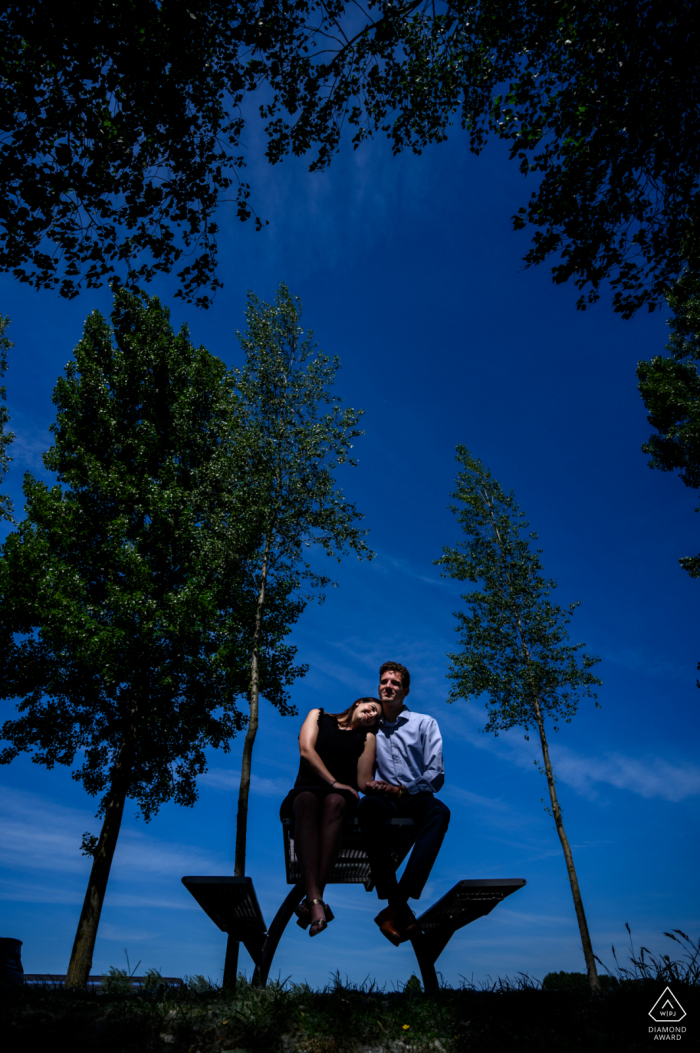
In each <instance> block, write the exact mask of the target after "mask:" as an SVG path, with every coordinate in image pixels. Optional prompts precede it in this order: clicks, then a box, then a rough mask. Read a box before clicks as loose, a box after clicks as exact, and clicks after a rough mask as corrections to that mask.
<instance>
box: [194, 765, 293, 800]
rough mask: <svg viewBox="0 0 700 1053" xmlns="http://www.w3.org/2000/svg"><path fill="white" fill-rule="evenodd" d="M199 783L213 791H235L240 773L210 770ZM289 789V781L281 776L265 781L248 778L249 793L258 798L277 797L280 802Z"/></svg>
mask: <svg viewBox="0 0 700 1053" xmlns="http://www.w3.org/2000/svg"><path fill="white" fill-rule="evenodd" d="M199 781H200V782H201V783H202V784H203V785H205V786H211V787H212V788H213V789H215V790H228V791H231V790H237V789H238V787H239V785H240V782H241V773H240V772H239V771H229V770H228V769H226V768H210V769H209V771H208V772H206V774H205V775H201V776H200V779H199ZM289 788H290V781H289V779H288V778H284V777H283V776H280V778H278V779H266V778H264V777H262V776H260V775H255V774H253V775H251V777H250V790H251V793H253V794H257V795H258V796H259V797H278V798H279V799H280V800H281V799H282V798H283V797H284V796H285V794H286V793H287V792H288V790H289Z"/></svg>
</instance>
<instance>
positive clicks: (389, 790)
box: [365, 717, 445, 797]
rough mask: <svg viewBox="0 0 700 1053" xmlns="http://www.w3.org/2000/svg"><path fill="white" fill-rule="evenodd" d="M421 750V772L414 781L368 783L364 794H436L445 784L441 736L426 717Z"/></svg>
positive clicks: (393, 795) (432, 720) (399, 795)
mask: <svg viewBox="0 0 700 1053" xmlns="http://www.w3.org/2000/svg"><path fill="white" fill-rule="evenodd" d="M420 742H421V748H422V753H423V757H422V766H423V771H422V773H421V775H419V776H418V778H416V779H411V780H407V781H406V783H405V784H402V783H399V784H398V786H396V785H392V783H389V782H382V781H378V780H374V781H373V782H368V783H367V786H366V790H365V792H366V793H370V794H372V793H375V794H379V795H381V796H387V797H403V796H404V794H406V793H410V794H414V793H425V792H427V793H437V791H438V790H440V789H442V787H443V785H444V782H445V768H444V765H443V762H442V735H441V734H440V728H439V727H438V724H437V721H436V720H434V719H433V718H432V717H428V718H427V719H426V720H425V722H424V724H423V726H422V727H421V740H420Z"/></svg>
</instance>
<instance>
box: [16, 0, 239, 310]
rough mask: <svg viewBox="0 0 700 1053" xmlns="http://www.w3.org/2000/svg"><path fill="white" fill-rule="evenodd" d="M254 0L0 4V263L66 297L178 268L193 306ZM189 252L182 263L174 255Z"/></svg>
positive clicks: (211, 262) (232, 165)
mask: <svg viewBox="0 0 700 1053" xmlns="http://www.w3.org/2000/svg"><path fill="white" fill-rule="evenodd" d="M256 7H257V5H256V4H254V3H245V2H244V3H240V2H237V3H236V4H225V3H224V4H221V3H219V2H218V0H165V2H162V3H161V2H159V0H141V2H139V3H138V4H134V3H131V2H124V0H121V2H116V3H113V2H106V0H93V2H92V3H87V4H81V5H77V6H76V5H66V4H63V3H59V2H58V0H28V2H24V0H22V2H21V3H16V2H15V3H7V4H4V5H3V10H2V14H0V32H1V33H2V42H3V43H2V67H0V68H1V71H2V72H1V78H2V79H1V80H0V84H2V92H3V105H2V108H1V109H2V116H0V173H1V174H0V188H1V189H2V194H0V198H1V199H2V204H1V205H0V269H2V270H5V271H10V272H11V273H13V274H14V275H15V276H16V277H18V278H19V279H20V281H28V282H30V283H31V284H33V285H35V286H36V287H37V288H55V287H58V289H59V291H60V293H61V295H63V296H67V297H72V296H75V295H77V293H78V292H79V290H80V288H81V286H83V287H87V288H95V287H97V286H99V285H101V284H102V283H103V282H105V281H107V280H109V278H110V277H111V276H112V275H114V274H115V273H116V272H121V274H122V276H124V275H126V277H127V278H128V282H129V284H130V285H131V286H135V285H137V284H139V283H141V284H143V282H145V281H148V280H149V279H150V278H152V277H153V275H154V274H156V273H158V272H166V273H167V272H170V271H171V270H172V269H173V268H174V267H176V266H177V265H178V264H180V263H185V261H186V260H187V262H186V265H185V266H184V267H182V269H181V270H180V271H179V272H178V278H179V281H180V286H181V288H180V295H183V296H184V297H185V298H186V299H188V300H192V299H196V302H198V303H199V304H200V305H202V306H206V305H207V304H208V303H209V296H208V295H207V294H206V293H204V292H202V290H203V288H204V287H206V286H208V287H209V289H210V291H214V290H215V289H216V287H217V286H219V285H220V282H219V281H218V280H217V279H216V275H215V267H216V263H215V261H216V235H217V225H216V223H215V221H214V219H213V214H214V211H215V209H216V205H217V204H218V202H219V200H220V199H221V198H222V197H223V198H224V199H225V198H226V197H227V196H228V195H229V191H231V190H232V188H233V195H234V199H235V202H236V210H237V214H238V217H239V218H240V219H242V220H245V219H248V218H249V217H250V215H251V210H250V208H249V207H248V205H247V198H248V186H247V184H246V183H245V182H243V181H242V180H241V179H240V176H239V172H240V170H241V168H242V167H243V165H244V158H243V156H242V154H241V151H240V149H239V140H240V135H241V131H242V128H243V121H242V119H241V117H240V115H239V114H238V109H239V107H240V104H241V101H242V97H243V92H244V90H245V89H246V87H254V81H253V80H252V79H251V75H250V73H249V72H248V71H247V69H246V63H245V61H244V60H242V59H241V60H240V61H239V59H238V50H239V47H240V46H241V41H243V42H244V40H245V38H246V37H250V36H251V34H252V36H253V37H255V35H256V33H257V28H256V27H257V22H256V20H255V18H254V17H253V16H254V11H255V9H256ZM188 258H189V259H188Z"/></svg>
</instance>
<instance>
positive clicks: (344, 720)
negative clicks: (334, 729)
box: [328, 695, 382, 724]
mask: <svg viewBox="0 0 700 1053" xmlns="http://www.w3.org/2000/svg"><path fill="white" fill-rule="evenodd" d="M363 702H376V703H377V705H378V706H379V713H380V714H381V712H382V704H381V702H380V701H379V699H378V698H374V697H373V696H372V695H365V696H363V697H362V698H357V699H355V701H354V702H353V704H352V705H351V706H348V708H347V709H344V710H343V712H342V713H329V714H328V716H329V717H335V719H336V720H337V721H338V723H339V724H349V723H350V721H351V720H352V715H353V713H354V712H355V710H356V709H357V707H358V706H359V705H361V704H362V703H363ZM377 723H379V720H377Z"/></svg>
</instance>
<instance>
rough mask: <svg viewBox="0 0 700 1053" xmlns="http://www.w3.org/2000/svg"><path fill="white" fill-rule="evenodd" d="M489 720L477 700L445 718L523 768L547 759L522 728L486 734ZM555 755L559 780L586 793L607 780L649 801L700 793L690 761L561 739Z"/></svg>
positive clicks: (459, 732) (699, 770) (446, 724)
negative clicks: (585, 748) (597, 749)
mask: <svg viewBox="0 0 700 1053" xmlns="http://www.w3.org/2000/svg"><path fill="white" fill-rule="evenodd" d="M484 722H485V714H484V710H483V709H482V708H481V707H479V706H478V705H476V704H474V703H471V702H467V703H464V704H463V705H460V707H459V711H452V712H450V713H449V714H446V715H445V716H444V717H443V718H442V720H441V723H442V724H443V730H447V729H449V734H452V735H454V736H456V737H458V738H462V739H464V740H466V741H467V742H469V743H470V745H472V746H475V747H476V748H477V749H483V750H487V751H488V752H490V753H493V754H496V755H498V756H499V757H500V758H501V759H503V760H506V761H509V762H510V763H511V764H515V765H517V766H518V767H520V768H532V763H533V760H536V761H537V763H538V764H539V763H541V757H540V756H539V753H538V751H537V749H536V748H533V743H532V742H529V743H528V742H525V741H524V740H523V738H522V733H521V732H512V733H505V734H502V735H499V737H498V738H496V737H495V736H493V735H483V734H480V732H479V731H478V727H479V726H483V724H484ZM550 754H551V757H552V766H553V768H554V773H555V775H556V777H557V779H559V781H560V782H563V783H566V785H568V786H571V787H572V788H573V789H574V790H576V791H577V792H578V793H581V794H585V795H586V796H594V795H595V793H596V787H597V786H598V785H605V784H607V785H608V786H615V787H616V788H617V789H619V790H628V791H629V792H630V793H636V794H639V796H640V797H645V798H647V799H650V798H657V799H660V800H664V801H674V802H676V801H683V800H685V799H686V798H687V797H692V796H695V795H696V794H699V793H700V767H698V766H697V765H695V764H690V763H689V762H685V761H681V762H674V761H670V760H668V759H667V758H665V757H659V756H654V755H646V756H643V757H629V756H625V755H624V754H623V753H620V752H618V751H606V752H603V753H601V754H600V756H593V757H592V756H585V755H584V754H581V753H578V752H576V751H575V750H572V749H570V748H569V747H567V746H561V745H559V744H558V743H552V744H551V745H550Z"/></svg>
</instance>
